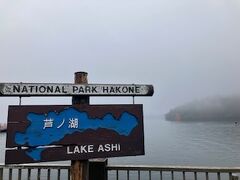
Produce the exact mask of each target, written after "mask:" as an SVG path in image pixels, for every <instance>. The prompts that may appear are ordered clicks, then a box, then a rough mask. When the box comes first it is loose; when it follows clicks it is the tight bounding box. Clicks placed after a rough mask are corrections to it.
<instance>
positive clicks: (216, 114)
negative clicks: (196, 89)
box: [165, 96, 240, 122]
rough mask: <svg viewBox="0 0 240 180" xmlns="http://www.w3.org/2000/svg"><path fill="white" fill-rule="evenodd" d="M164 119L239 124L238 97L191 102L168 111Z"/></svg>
mask: <svg viewBox="0 0 240 180" xmlns="http://www.w3.org/2000/svg"><path fill="white" fill-rule="evenodd" d="M165 118H166V120H172V121H215V120H217V121H221V120H224V121H239V122H240V96H231V97H214V98H207V99H203V100H198V101H193V102H190V103H187V104H184V105H182V106H178V107H176V108H174V109H172V110H170V111H169V112H168V113H167V114H166V115H165Z"/></svg>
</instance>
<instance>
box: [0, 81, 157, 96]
mask: <svg viewBox="0 0 240 180" xmlns="http://www.w3.org/2000/svg"><path fill="white" fill-rule="evenodd" d="M153 92H154V90H153V86H152V85H140V84H81V85H76V84H58V83H0V96H75V95H88V96H152V95H153Z"/></svg>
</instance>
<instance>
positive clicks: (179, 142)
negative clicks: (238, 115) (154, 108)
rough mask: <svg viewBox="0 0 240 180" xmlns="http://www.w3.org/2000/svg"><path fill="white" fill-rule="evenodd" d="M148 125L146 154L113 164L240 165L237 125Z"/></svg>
mask: <svg viewBox="0 0 240 180" xmlns="http://www.w3.org/2000/svg"><path fill="white" fill-rule="evenodd" d="M144 126H145V127H144V129H145V155H144V156H137V157H121V158H120V157H119V158H109V163H110V164H139V165H140V164H142V165H193V166H240V125H235V124H234V123H233V122H191V123H186V122H170V121H166V120H164V119H163V118H151V119H150V118H145V120H144ZM5 141H6V134H5V133H1V134H0V143H1V146H0V152H1V156H0V162H1V163H3V162H4V148H5ZM55 163H57V162H55ZM66 163H69V162H66Z"/></svg>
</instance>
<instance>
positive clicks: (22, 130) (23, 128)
mask: <svg viewBox="0 0 240 180" xmlns="http://www.w3.org/2000/svg"><path fill="white" fill-rule="evenodd" d="M6 147H7V150H6V157H5V163H6V164H18V163H35V162H46V161H62V160H86V159H91V158H106V157H120V156H135V155H143V154H144V133H143V106H142V105H139V104H138V105H135V104H134V105H130V104H128V105H71V106H68V105H48V106H39V105H38V106H9V112H8V129H7V144H6Z"/></svg>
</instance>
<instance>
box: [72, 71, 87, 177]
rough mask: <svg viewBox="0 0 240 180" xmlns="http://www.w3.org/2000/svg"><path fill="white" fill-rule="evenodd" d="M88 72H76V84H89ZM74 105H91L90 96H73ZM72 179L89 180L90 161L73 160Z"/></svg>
mask: <svg viewBox="0 0 240 180" xmlns="http://www.w3.org/2000/svg"><path fill="white" fill-rule="evenodd" d="M87 75H88V74H87V73H86V72H76V73H75V78H74V83H75V84H87V83H88V77H87ZM72 104H73V105H74V104H89V96H73V97H72ZM70 172H71V178H72V180H88V172H89V161H88V160H81V161H79V160H72V161H71V170H70Z"/></svg>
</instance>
